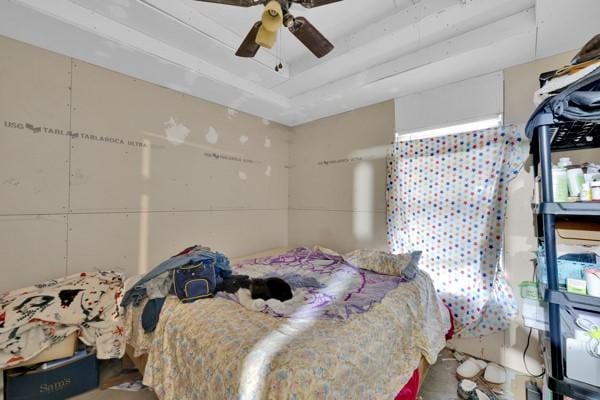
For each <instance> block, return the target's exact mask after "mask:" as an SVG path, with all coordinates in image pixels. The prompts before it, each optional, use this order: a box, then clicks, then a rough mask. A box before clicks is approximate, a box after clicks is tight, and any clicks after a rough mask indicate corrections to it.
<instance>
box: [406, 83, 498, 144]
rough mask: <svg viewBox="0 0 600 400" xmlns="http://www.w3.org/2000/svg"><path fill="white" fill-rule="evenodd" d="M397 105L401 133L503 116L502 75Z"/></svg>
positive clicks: (452, 86)
mask: <svg viewBox="0 0 600 400" xmlns="http://www.w3.org/2000/svg"><path fill="white" fill-rule="evenodd" d="M395 103H396V131H397V132H398V133H405V132H410V131H415V130H418V129H427V128H432V127H438V126H444V125H450V124H453V123H457V122H461V121H472V120H476V119H481V118H489V117H491V116H494V115H499V114H502V109H503V83H502V72H494V73H492V74H488V75H483V76H479V77H476V78H472V79H467V80H464V81H461V82H457V83H452V84H450V85H446V86H442V87H439V88H435V89H431V90H427V91H424V92H419V93H415V94H410V95H408V96H404V97H400V98H397V99H396V100H395Z"/></svg>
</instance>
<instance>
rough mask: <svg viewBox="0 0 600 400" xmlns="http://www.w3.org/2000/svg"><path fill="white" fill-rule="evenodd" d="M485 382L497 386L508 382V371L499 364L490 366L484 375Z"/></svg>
mask: <svg viewBox="0 0 600 400" xmlns="http://www.w3.org/2000/svg"><path fill="white" fill-rule="evenodd" d="M483 380H485V381H486V382H489V383H494V384H496V385H502V384H503V383H505V382H506V370H505V369H504V367H502V366H500V365H498V364H489V365H488V366H487V367H486V369H485V372H484V374H483Z"/></svg>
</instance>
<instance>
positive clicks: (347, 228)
mask: <svg viewBox="0 0 600 400" xmlns="http://www.w3.org/2000/svg"><path fill="white" fill-rule="evenodd" d="M289 224H290V235H289V245H290V247H296V246H314V245H321V246H325V247H327V248H330V249H333V250H335V251H338V252H342V253H345V252H349V251H352V250H355V249H361V248H370V249H381V250H385V249H386V247H387V246H386V239H385V213H383V212H352V211H325V210H290V214H289Z"/></svg>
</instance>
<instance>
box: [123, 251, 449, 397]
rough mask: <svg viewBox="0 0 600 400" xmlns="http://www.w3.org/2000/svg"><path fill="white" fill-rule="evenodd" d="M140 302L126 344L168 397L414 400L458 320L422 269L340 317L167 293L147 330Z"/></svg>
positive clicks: (130, 312)
mask: <svg viewBox="0 0 600 400" xmlns="http://www.w3.org/2000/svg"><path fill="white" fill-rule="evenodd" d="M288 251H289V250H288V249H275V250H271V251H268V252H264V253H261V254H255V255H252V256H248V257H242V258H240V259H236V260H232V264H234V265H245V264H252V263H257V262H258V263H260V262H261V261H264V259H265V258H269V257H273V256H277V255H280V254H284V255H285V254H289V253H288ZM141 310H142V307H141V306H140V307H129V308H128V309H127V312H126V314H125V318H126V322H125V325H126V331H127V335H128V347H127V352H128V355H129V356H130V357H131V358H132V360H133V361H134V362H135V363H136V365H137V366H138V368H139V369H140V370H141V371H143V373H144V383H145V384H146V385H148V386H150V387H151V388H152V389H153V390H154V391H155V392H156V394H157V396H158V397H159V398H161V399H196V398H197V399H219V400H222V399H232V398H240V399H309V398H310V399H325V398H332V399H341V398H344V399H359V398H360V399H394V398H395V399H398V400H409V399H415V398H416V395H417V392H418V388H419V385H420V383H421V382H422V379H423V377H424V376H425V373H426V370H427V367H428V365H430V364H433V363H435V361H436V359H437V355H438V353H439V352H440V351H441V350H442V348H443V347H444V346H445V339H446V337H447V334H448V332H450V331H451V327H452V322H451V317H450V315H449V313H448V311H447V309H446V308H445V306H444V305H443V304H442V303H441V302H440V301H439V299H438V298H437V296H436V294H435V289H434V288H433V283H432V281H431V279H430V278H429V276H428V275H427V274H426V273H424V272H421V271H419V273H418V274H417V276H416V277H415V278H414V279H413V280H411V281H408V282H404V283H401V284H399V285H398V286H397V287H396V288H394V289H392V290H390V291H389V292H388V293H387V294H386V295H385V297H383V299H381V301H379V302H377V304H374V305H373V307H370V309H369V310H368V311H366V312H361V313H355V314H353V315H351V316H350V317H349V318H348V319H346V320H343V321H340V320H334V319H319V318H298V319H295V318H276V317H274V316H273V315H269V314H266V313H259V312H256V311H252V310H249V309H247V308H245V307H243V306H241V305H240V304H236V303H235V302H233V301H231V300H230V299H226V298H221V297H215V298H211V299H202V300H199V301H196V302H194V303H191V304H183V303H181V302H180V301H179V300H178V299H177V298H176V297H169V298H167V300H166V302H165V305H164V307H163V310H162V312H161V315H160V320H159V323H158V325H157V327H156V330H155V331H154V332H153V333H144V332H143V330H142V329H141V326H140V323H139V321H140V315H141Z"/></svg>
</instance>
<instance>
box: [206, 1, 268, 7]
mask: <svg viewBox="0 0 600 400" xmlns="http://www.w3.org/2000/svg"><path fill="white" fill-rule="evenodd" d="M196 1H201V2H203V3H218V4H226V5H229V6H238V7H252V6H256V5H259V4H263V3H266V1H267V0H196Z"/></svg>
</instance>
